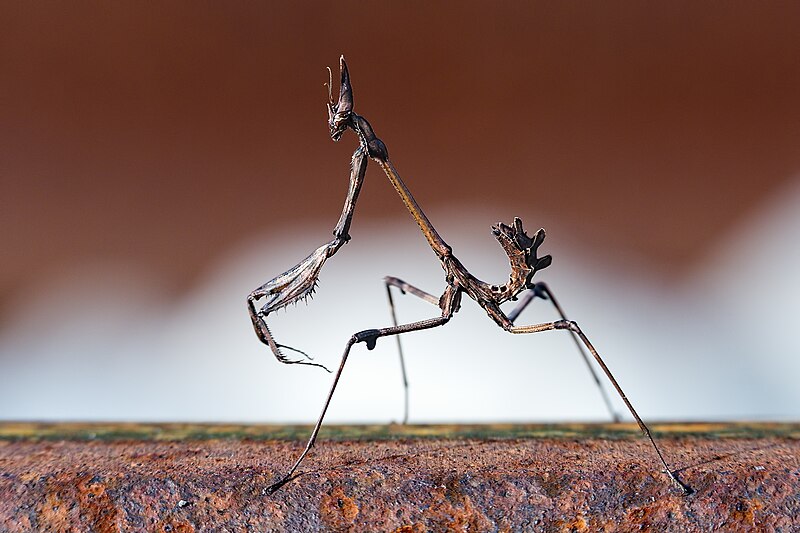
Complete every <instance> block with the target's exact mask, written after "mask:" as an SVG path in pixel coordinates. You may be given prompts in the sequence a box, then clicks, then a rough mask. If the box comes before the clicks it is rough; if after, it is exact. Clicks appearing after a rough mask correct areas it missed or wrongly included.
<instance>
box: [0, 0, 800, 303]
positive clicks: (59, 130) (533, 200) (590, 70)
mask: <svg viewBox="0 0 800 533" xmlns="http://www.w3.org/2000/svg"><path fill="white" fill-rule="evenodd" d="M798 27H800V5H798V4H797V3H785V4H778V3H761V2H752V3H739V2H737V3H714V4H711V3H696V2H668V3H663V4H653V3H646V4H645V3H628V2H621V3H620V2H616V3H576V2H563V3H550V2H535V3H534V2H528V3H506V4H503V5H495V4H487V3H485V2H445V3H435V4H430V3H428V2H403V3H363V2H336V3H328V2H312V3H297V4H294V3H280V2H278V3H269V4H268V3H251V2H225V3H203V2H199V3H198V2H168V3H156V4H154V3H140V2H111V3H108V2H83V3H78V4H75V3H66V2H36V3H30V2H3V3H2V4H0V191H2V200H1V201H2V209H1V210H0V224H1V225H2V228H3V231H2V233H1V234H0V249H2V250H3V253H2V261H0V308H2V309H3V311H4V312H5V313H8V312H9V309H8V305H7V304H8V302H11V301H16V300H17V298H20V297H23V295H24V293H25V291H26V290H28V288H30V287H32V286H34V285H35V284H36V283H37V280H39V278H40V276H43V275H51V274H52V273H53V272H54V271H57V270H58V269H60V268H62V267H64V266H68V265H72V264H80V262H81V261H83V260H85V259H86V258H87V257H89V258H103V259H106V258H110V259H113V260H118V261H120V262H128V263H131V264H135V265H137V268H143V269H146V270H149V271H153V272H155V273H157V276H159V277H160V278H161V279H162V280H163V281H164V284H165V287H166V288H167V289H168V290H172V291H176V292H180V291H183V290H185V289H187V288H190V287H191V286H192V284H193V283H194V281H195V280H196V279H197V277H198V275H201V274H202V272H203V271H204V269H205V268H206V266H207V265H208V264H209V262H210V261H213V260H215V258H216V257H217V256H218V255H219V254H221V253H224V252H225V251H226V249H227V248H228V247H229V246H231V245H232V244H233V243H236V242H241V241H242V240H243V239H246V238H247V237H248V236H251V235H253V234H255V233H261V232H264V231H269V232H273V231H274V232H283V233H285V232H287V231H290V230H291V227H292V224H293V223H294V222H295V221H296V220H297V219H299V218H305V219H311V220H312V222H313V220H315V219H316V218H317V217H319V219H320V223H319V224H320V226H321V227H322V226H324V228H323V229H324V232H327V231H328V226H331V227H332V224H333V222H334V221H335V219H336V217H337V216H338V212H339V210H340V207H341V201H342V198H343V197H344V192H345V190H346V167H347V164H348V161H349V154H350V153H351V150H352V148H353V145H354V143H353V139H351V138H345V140H343V141H342V142H341V144H340V145H335V144H333V143H331V142H330V140H329V139H328V137H327V130H326V125H325V118H326V116H325V110H324V104H325V98H326V95H325V88H324V87H323V82H324V81H325V80H326V78H327V73H326V72H325V70H324V67H325V66H326V65H331V66H333V67H334V68H335V66H336V62H337V59H338V56H339V54H341V53H344V54H345V55H346V57H347V59H348V61H349V63H350V67H351V71H352V75H353V83H354V89H355V98H356V110H357V112H359V113H361V114H363V115H364V116H366V117H367V118H368V119H369V120H370V121H371V122H372V124H373V126H374V127H375V128H376V131H377V132H378V134H379V135H380V136H381V137H382V138H383V139H384V140H385V141H386V143H387V144H388V146H389V149H390V154H391V155H392V157H393V159H394V160H395V162H396V164H397V165H398V167H399V168H400V170H401V172H403V174H404V176H406V179H407V181H408V182H409V185H410V187H411V188H412V191H413V192H414V193H415V195H416V196H417V198H418V199H419V200H420V202H421V203H422V205H423V206H424V207H426V208H428V209H431V210H433V211H434V212H435V211H436V210H437V209H438V208H440V207H441V206H443V205H450V206H453V205H461V204H464V205H471V206H481V205H486V204H491V205H500V206H504V212H506V213H509V216H510V215H511V214H515V213H520V212H524V213H542V215H541V216H540V217H539V218H540V219H541V220H539V219H537V220H535V221H531V222H529V224H530V225H535V226H538V225H547V223H548V222H549V221H550V220H553V219H557V220H558V221H560V223H562V224H568V225H569V227H570V229H571V232H572V233H573V234H574V235H576V236H578V237H577V238H579V239H583V240H585V242H587V243H594V244H596V245H597V244H599V245H600V246H603V247H604V248H605V249H607V250H610V251H611V252H612V253H613V252H615V251H619V252H621V253H634V254H637V255H638V256H639V257H640V258H641V259H642V260H643V261H644V262H645V263H646V265H647V266H648V268H651V269H653V271H654V272H656V273H657V274H659V275H663V276H664V277H665V279H672V278H674V277H675V276H680V275H681V273H682V272H684V271H685V269H686V268H687V267H691V265H693V264H694V263H695V262H696V261H698V260H701V259H702V258H703V255H704V252H705V250H706V249H707V248H708V247H709V246H710V245H711V244H712V243H713V241H714V239H715V238H717V237H718V236H719V235H720V234H722V233H723V232H724V231H725V230H726V228H730V227H731V225H732V224H734V223H735V222H737V220H739V219H740V218H741V217H744V216H746V215H748V214H749V213H750V212H751V210H752V209H753V208H754V206H755V205H758V204H759V202H761V201H762V200H763V198H764V197H765V195H767V194H768V193H769V192H770V191H771V190H773V189H774V188H775V187H776V186H778V185H779V184H781V183H782V182H784V181H785V180H787V179H789V178H791V177H792V176H793V175H795V174H796V173H797V171H798V170H799V169H800V150H799V149H798V146H799V144H798V143H799V142H800V98H798V94H800V39H798ZM342 145H344V146H342ZM379 180H381V178H380V177H378V175H377V174H374V172H373V173H370V178H369V181H368V185H367V187H366V188H365V193H364V198H363V199H362V201H361V202H360V205H359V208H358V214H357V217H358V218H360V219H362V220H363V219H366V218H367V217H381V216H383V215H386V214H387V213H388V214H391V215H399V214H401V213H402V206H401V204H400V202H399V201H398V200H397V199H396V197H395V196H394V193H393V192H392V191H391V190H390V189H389V187H387V186H386V185H385V184H384V183H381V184H380V185H377V182H378V181H379ZM505 206H507V209H506V208H505ZM477 211H478V213H477V215H476V216H480V212H479V211H480V208H479V207H478V209H477ZM551 224H552V222H551ZM354 231H356V230H354ZM321 234H322V233H321ZM287 266H288V265H287Z"/></svg>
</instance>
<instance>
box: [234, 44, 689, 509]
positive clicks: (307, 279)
mask: <svg viewBox="0 0 800 533" xmlns="http://www.w3.org/2000/svg"><path fill="white" fill-rule="evenodd" d="M339 67H340V74H341V81H340V89H339V99H338V101H337V102H334V100H333V96H332V94H331V91H332V87H331V85H332V77H333V76H332V73H331V72H330V69H328V70H329V83H328V126H329V128H330V135H331V138H332V139H333V140H334V141H338V140H339V139H340V138H341V137H342V135H343V134H344V133H345V132H346V131H347V130H353V132H354V133H355V134H356V136H357V138H358V142H359V144H358V147H357V148H356V150H355V152H353V157H352V161H351V164H350V187H349V191H348V194H347V199H346V200H345V204H344V209H343V210H342V214H341V217H340V218H339V222H338V223H337V224H336V227H335V228H334V230H333V240H331V241H330V242H328V243H327V244H324V245H322V246H320V247H319V248H317V249H316V250H315V251H314V252H313V253H311V254H310V255H309V256H308V257H307V258H306V259H304V260H303V261H301V262H300V263H299V264H298V265H296V266H295V267H293V268H291V269H289V270H287V271H286V272H284V273H283V274H281V275H279V276H278V277H276V278H274V279H272V280H270V281H268V282H267V283H265V284H264V285H262V286H261V287H259V288H258V289H256V290H254V291H253V292H251V293H250V295H249V296H248V297H247V306H248V309H249V312H250V318H251V319H252V322H253V327H254V328H255V331H256V334H257V335H258V338H259V339H260V340H261V341H262V342H263V343H264V344H266V345H268V346H269V347H270V349H271V350H272V352H273V353H274V354H275V357H277V358H278V360H279V361H281V362H282V363H288V364H305V365H314V366H320V367H322V368H325V367H324V366H322V365H320V364H318V363H314V362H312V361H310V358H309V357H308V356H307V355H306V354H305V353H303V352H301V351H300V350H297V349H295V348H291V347H289V346H286V345H283V344H279V343H277V342H276V341H275V338H274V337H273V336H272V333H271V332H270V330H269V328H268V327H267V324H266V317H267V316H268V315H269V314H270V313H272V312H273V311H276V310H278V309H281V308H283V307H285V306H287V305H289V304H290V303H294V302H297V301H298V300H302V299H305V298H307V297H308V296H309V295H311V293H312V292H313V291H314V288H315V287H316V284H317V279H318V277H319V272H320V270H321V269H322V266H323V265H324V264H325V261H326V260H327V259H328V258H329V257H331V256H333V255H334V254H335V253H336V252H337V251H338V250H339V248H341V247H342V246H343V245H344V244H345V243H346V242H347V241H348V240H350V235H349V233H348V232H349V229H350V223H351V222H352V219H353V213H354V211H355V205H356V201H357V199H358V194H359V192H360V190H361V185H362V184H363V182H364V176H365V173H366V170H367V163H368V161H369V160H370V159H371V160H372V161H374V162H375V163H377V164H378V166H380V168H381V169H382V170H383V172H384V173H385V174H386V177H387V178H388V179H389V181H390V182H391V184H392V185H393V186H394V188H395V189H396V190H397V193H398V194H399V195H400V198H401V199H402V201H403V203H404V204H405V206H406V208H407V209H408V211H409V212H410V213H411V216H412V217H414V220H415V221H416V222H417V224H418V225H419V227H420V229H421V230H422V233H423V235H425V238H426V239H427V240H428V244H429V245H430V247H431V249H432V250H433V252H434V253H435V254H436V256H437V257H438V258H439V262H440V263H441V266H442V269H443V270H444V272H445V283H446V286H445V289H444V292H443V293H442V295H441V296H439V297H436V296H434V295H432V294H429V293H427V292H425V291H422V290H420V289H418V288H416V287H414V286H413V285H410V284H408V283H406V282H404V281H402V280H400V279H397V278H393V277H387V278H385V280H384V281H385V283H386V290H387V293H388V297H389V303H390V308H391V315H392V320H393V323H394V325H393V326H391V327H385V328H378V329H367V330H363V331H359V332H357V333H355V334H354V335H352V336H351V337H350V339H349V340H348V341H347V344H346V345H345V349H344V354H343V355H342V360H341V363H340V364H339V368H338V370H337V371H336V372H335V375H334V378H333V384H332V385H331V388H330V391H329V393H328V396H327V398H326V400H325V404H324V405H323V408H322V412H321V413H320V415H319V419H318V420H317V423H316V425H315V427H314V430H313V432H312V434H311V437H310V438H309V440H308V443H307V444H306V447H305V450H303V452H302V453H301V454H300V457H299V458H298V459H297V461H296V462H295V463H294V465H293V466H292V467H291V469H289V471H288V473H287V474H286V475H285V476H283V477H282V478H281V479H280V480H279V481H277V482H276V483H274V484H273V485H271V486H270V487H269V489H268V490H269V492H274V491H275V490H277V489H278V488H280V487H281V486H283V485H284V484H285V483H287V482H288V481H290V480H291V479H293V477H292V476H293V475H294V473H295V471H296V470H297V468H298V467H299V466H300V463H301V462H302V461H303V459H304V458H305V456H306V454H308V452H309V450H310V449H311V447H312V446H313V445H314V443H315V441H316V439H317V435H318V434H319V430H320V427H321V426H322V421H323V419H324V418H325V413H326V412H327V410H328V406H329V405H330V402H331V398H332V397H333V393H334V391H335V390H336V385H337V384H338V382H339V378H340V376H341V374H342V371H343V370H344V366H345V363H346V362H347V358H348V356H349V355H350V350H351V349H352V347H353V345H355V344H357V343H360V342H363V343H365V344H366V346H367V349H369V350H372V349H373V348H374V347H375V343H376V342H377V340H378V339H379V338H381V337H388V336H392V335H395V336H399V335H400V334H401V333H408V332H411V331H418V330H423V329H429V328H435V327H437V326H442V325H444V324H446V323H447V322H448V321H449V320H450V318H451V317H452V316H453V314H454V313H456V312H457V311H458V310H459V308H460V306H461V299H462V296H463V295H464V294H466V295H467V296H469V297H470V298H472V299H473V300H475V302H477V304H478V305H480V306H481V307H482V308H483V309H484V310H485V311H486V313H487V314H488V315H489V317H490V318H491V319H492V320H494V321H495V323H497V325H498V326H500V327H501V328H503V329H504V330H506V331H508V332H509V333H517V334H522V333H538V332H541V331H550V330H566V331H568V332H570V334H571V336H572V337H573V339H574V340H575V343H576V345H577V346H578V349H579V351H580V352H581V355H582V356H583V358H584V360H585V362H586V364H587V365H588V367H589V370H590V371H591V373H592V376H593V377H594V380H595V383H596V384H597V386H598V388H599V389H600V392H601V394H603V399H604V401H605V403H606V406H607V407H608V409H609V412H610V413H611V415H612V417H613V418H614V419H615V420H618V418H617V415H616V413H615V412H614V411H613V409H612V408H611V403H610V401H609V399H608V397H607V396H606V395H605V392H604V390H603V388H602V387H601V386H600V380H599V378H598V376H597V374H596V373H595V372H594V369H593V368H592V365H591V363H590V361H589V358H588V356H587V355H586V352H585V351H584V350H583V347H585V348H586V349H587V350H588V351H589V353H591V355H592V356H593V357H594V359H595V361H596V362H597V364H598V365H599V366H600V368H601V369H602V370H603V373H604V374H605V375H606V377H607V378H608V380H609V381H610V382H611V384H612V385H613V386H614V389H616V391H617V393H618V394H619V396H620V397H621V398H622V401H623V402H624V403H625V405H626V406H627V408H628V410H629V411H630V413H631V415H633V417H634V418H635V419H636V422H637V423H638V424H639V428H640V429H641V430H642V433H644V435H645V436H646V437H647V439H648V440H649V441H650V444H651V445H652V447H653V450H654V451H655V453H656V455H657V456H658V459H659V461H660V463H661V464H662V465H663V467H664V469H665V470H666V473H667V475H668V476H669V477H670V479H671V480H672V481H673V482H674V483H675V484H676V486H678V487H679V488H680V489H681V490H682V491H683V492H684V493H686V494H688V493H690V492H691V489H689V487H688V486H686V485H684V484H683V483H682V482H681V481H680V480H679V479H678V478H677V476H676V475H675V473H674V472H673V471H672V470H671V469H670V467H669V465H668V464H667V462H666V460H665V459H664V456H663V455H662V453H661V450H660V449H659V448H658V446H657V445H656V443H655V441H654V440H653V437H652V435H651V434H650V430H649V428H648V427H647V425H646V424H645V423H644V421H643V420H642V419H641V417H639V415H638V413H637V412H636V410H635V409H634V407H633V405H632V404H631V402H630V401H629V400H628V398H627V397H626V396H625V393H624V392H623V391H622V388H621V387H620V386H619V384H618V383H617V380H616V379H615V378H614V376H613V375H612V374H611V371H610V370H609V369H608V367H607V366H606V364H605V363H604V362H603V360H602V359H601V357H600V355H599V354H598V353H597V351H596V350H595V348H594V346H592V344H591V342H589V339H588V338H587V337H586V335H585V334H584V333H583V331H582V330H581V328H580V327H578V324H577V323H575V322H573V321H570V320H568V319H567V317H566V315H565V313H564V311H563V309H562V308H561V306H560V305H559V304H558V302H557V300H556V299H555V297H554V295H553V292H552V291H551V290H550V288H549V287H548V286H547V285H546V284H544V283H542V282H534V281H533V279H532V278H533V275H534V274H535V273H536V272H537V271H539V270H542V269H544V268H546V267H547V266H549V265H550V263H551V260H552V259H551V257H550V256H549V255H545V256H542V257H539V256H538V249H539V246H540V245H541V244H542V242H543V241H544V238H545V232H544V229H539V230H538V231H537V232H536V233H535V234H534V236H533V237H529V236H528V235H527V234H526V233H525V230H524V229H523V227H522V221H521V220H520V219H519V218H515V219H514V222H513V223H512V224H511V225H506V224H502V223H498V224H496V225H494V226H493V227H492V233H493V234H494V236H495V238H496V239H497V241H498V242H499V243H500V246H502V248H503V250H504V251H505V253H506V255H508V259H509V262H510V264H511V274H510V276H509V279H508V281H507V282H506V283H504V284H502V285H491V284H489V283H485V282H483V281H481V280H479V279H477V278H476V277H475V276H473V275H472V274H470V273H469V272H468V271H467V269H466V268H465V267H464V265H462V264H461V262H460V261H459V260H458V259H457V258H456V256H455V255H453V250H452V249H451V248H450V246H449V245H448V244H447V243H446V242H445V241H444V240H443V239H442V238H441V237H440V236H439V234H438V233H437V231H436V229H435V228H434V227H433V225H432V224H431V222H430V221H429V220H428V218H427V217H426V216H425V213H423V211H422V209H421V208H420V207H419V205H418V204H417V202H416V200H414V197H413V196H412V195H411V192H409V190H408V188H407V187H406V185H405V183H403V180H402V179H400V176H399V174H398V173H397V170H396V169H395V167H394V165H393V164H392V162H391V161H390V160H389V154H388V150H387V149H386V145H385V144H384V143H383V141H381V140H380V139H379V138H378V137H377V136H376V135H375V132H374V131H373V129H372V126H370V124H369V122H367V120H366V119H365V118H364V117H362V116H360V115H357V114H356V113H354V112H353V89H352V87H351V85H350V75H349V73H348V70H347V64H346V63H345V61H344V56H342V57H341V58H340V60H339ZM392 287H394V288H395V289H398V290H400V292H401V293H406V294H412V295H414V296H417V297H419V298H421V299H423V300H425V301H426V302H429V303H431V304H433V305H435V306H437V307H439V309H440V314H439V316H436V317H434V318H430V319H427V320H421V321H418V322H412V323H409V324H398V323H397V318H396V315H395V313H394V301H393V299H392ZM523 293H524V294H523ZM520 294H522V297H521V299H520V301H519V303H518V304H517V306H516V307H515V308H514V309H513V310H512V311H511V312H509V313H508V314H505V313H504V312H503V311H502V310H501V309H500V305H501V304H502V303H504V302H507V301H509V300H517V297H518V296H519V295H520ZM536 298H542V299H544V300H550V302H551V303H552V304H553V306H554V307H555V309H556V311H557V312H558V314H559V315H560V316H561V319H560V320H556V321H554V322H545V323H541V324H532V325H526V326H519V325H515V324H514V322H515V320H516V319H517V318H518V316H519V314H520V313H521V312H522V311H523V310H524V309H525V307H526V306H527V305H528V304H529V303H530V302H531V301H532V300H534V299H536ZM262 302H263V303H262ZM259 305H260V307H259ZM397 342H398V349H399V352H400V360H401V363H402V362H403V352H402V347H401V345H400V341H399V337H398V341H397ZM282 348H284V349H287V350H291V351H293V352H296V353H298V354H300V355H302V356H304V357H305V359H289V358H288V357H286V356H285V355H284V354H283V352H282V351H281V349H282ZM402 368H403V380H404V383H405V385H406V404H405V405H406V409H405V416H404V422H405V420H406V419H407V417H408V386H407V381H406V379H405V365H404V364H403V366H402ZM326 370H327V369H326Z"/></svg>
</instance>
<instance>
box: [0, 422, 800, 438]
mask: <svg viewBox="0 0 800 533" xmlns="http://www.w3.org/2000/svg"><path fill="white" fill-rule="evenodd" d="M650 426H651V429H652V430H653V432H654V433H655V434H657V435H662V436H670V437H678V438H679V437H706V438H764V437H783V438H789V439H800V423H782V422H703V423H700V422H686V423H683V422H669V423H657V424H651V425H650ZM311 429H312V426H308V425H278V424H215V423H206V424H194V423H193V424H188V423H132V422H108V423H101V422H91V423H84V422H0V441H19V440H26V441H36V440H73V441H84V440H85V441H92V440H101V441H119V440H140V441H147V440H155V441H170V440H174V441H180V440H209V439H251V440H298V439H299V440H303V439H306V438H307V437H308V435H309V433H310V432H311ZM639 435H640V432H639V428H638V426H637V425H636V424H635V423H618V424H612V423H563V424H412V425H399V424H371V425H336V424H331V425H327V426H324V427H323V428H322V432H321V435H320V436H321V437H322V438H325V439H331V440H360V441H363V440H394V439H429V438H437V439H442V438H452V439H514V438H569V439H576V438H577V439H580V438H606V439H625V438H633V437H638V436H639Z"/></svg>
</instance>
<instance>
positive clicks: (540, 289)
mask: <svg viewBox="0 0 800 533" xmlns="http://www.w3.org/2000/svg"><path fill="white" fill-rule="evenodd" d="M536 297H539V298H542V299H543V300H550V303H552V304H553V307H555V308H556V311H557V312H558V314H559V316H560V317H561V320H569V319H568V318H567V315H566V314H565V313H564V310H563V309H562V308H561V306H560V305H559V304H558V300H556V297H555V296H554V295H553V292H552V291H551V290H550V287H548V286H547V284H546V283H542V282H539V283H537V284H536V285H535V286H534V287H533V289H530V290H528V291H526V292H525V295H524V296H523V297H522V300H520V302H519V304H517V306H516V307H515V308H514V309H512V310H511V312H510V313H508V319H509V320H510V321H511V322H512V323H513V322H514V321H515V320H516V319H517V317H518V316H519V315H520V313H522V311H523V310H524V309H525V308H526V307H528V304H530V303H531V302H532V301H533V300H534V299H535V298H536ZM570 333H571V334H572V335H571V337H572V340H573V341H575V347H576V348H578V352H580V354H581V357H582V358H583V362H584V363H586V367H587V368H588V369H589V373H590V374H591V375H592V379H594V382H595V384H596V385H597V390H599V391H600V396H602V397H603V402H605V404H606V409H608V413H609V414H610V415H611V419H612V420H613V421H614V422H619V421H620V417H619V414H617V412H616V411H615V410H614V407H613V405H612V404H611V399H610V398H609V397H608V393H606V390H605V389H604V388H603V385H602V384H601V383H600V376H598V375H597V372H595V370H594V367H593V366H592V363H591V362H590V361H589V356H588V355H586V350H584V349H583V345H582V344H581V342H580V340H578V335H577V334H576V333H575V332H574V331H570Z"/></svg>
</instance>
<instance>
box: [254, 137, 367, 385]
mask: <svg viewBox="0 0 800 533" xmlns="http://www.w3.org/2000/svg"><path fill="white" fill-rule="evenodd" d="M367 161H368V158H367V155H366V150H365V148H364V146H359V147H358V148H356V150H355V152H353V157H352V159H351V161H350V185H349V188H348V192H347V198H346V199H345V202H344V207H343V208H342V214H341V216H340V217H339V221H338V222H337V224H336V227H335V228H334V230H333V240H332V241H330V242H329V243H327V244H323V245H322V246H320V247H319V248H317V249H316V250H315V251H314V252H312V253H311V254H310V255H309V256H308V257H306V258H305V259H304V260H302V261H301V262H300V263H298V264H297V265H295V266H294V267H292V268H290V269H289V270H287V271H286V272H284V273H283V274H281V275H279V276H277V277H275V278H273V279H271V280H270V281H268V282H266V283H265V284H264V285H262V286H261V287H259V288H257V289H256V290H254V291H253V292H251V293H250V294H249V295H248V296H247V309H248V312H249V314H250V320H251V321H252V322H253V328H254V329H255V332H256V335H257V336H258V338H259V339H260V340H261V342H263V343H264V344H266V345H267V346H269V347H270V349H271V350H272V353H273V354H275V357H276V358H277V359H278V361H280V362H282V363H287V364H305V365H311V366H318V367H321V368H325V367H324V366H323V365H320V364H318V363H312V362H309V361H305V360H302V359H300V360H294V359H289V358H288V357H286V356H285V355H284V354H283V353H282V351H281V348H285V349H287V350H291V351H294V352H297V353H299V354H301V355H303V356H305V357H306V358H309V359H310V357H309V356H308V354H306V353H305V352H302V351H301V350H298V349H296V348H292V347H290V346H287V345H284V344H279V343H277V342H276V341H275V338H274V337H273V336H272V333H271V332H270V330H269V327H268V326H267V323H266V317H267V316H268V315H269V314H270V313H272V312H274V311H277V310H278V309H281V308H284V307H286V306H288V305H289V304H291V303H296V302H298V301H302V300H305V299H307V298H308V297H309V296H311V295H312V294H313V292H314V289H315V288H316V286H317V283H318V281H319V273H320V271H321V270H322V266H323V265H324V264H325V261H327V260H328V258H329V257H332V256H333V255H334V254H335V253H336V252H337V251H338V250H339V248H341V247H342V246H344V244H346V243H347V241H349V240H350V234H349V230H350V223H351V222H352V220H353V214H354V212H355V207H356V201H357V200H358V194H359V192H360V191H361V186H362V185H363V183H364V175H365V173H366V171H367ZM262 300H264V302H263V303H261V301H262ZM325 370H328V369H327V368H325ZM329 372H330V371H329Z"/></svg>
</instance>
